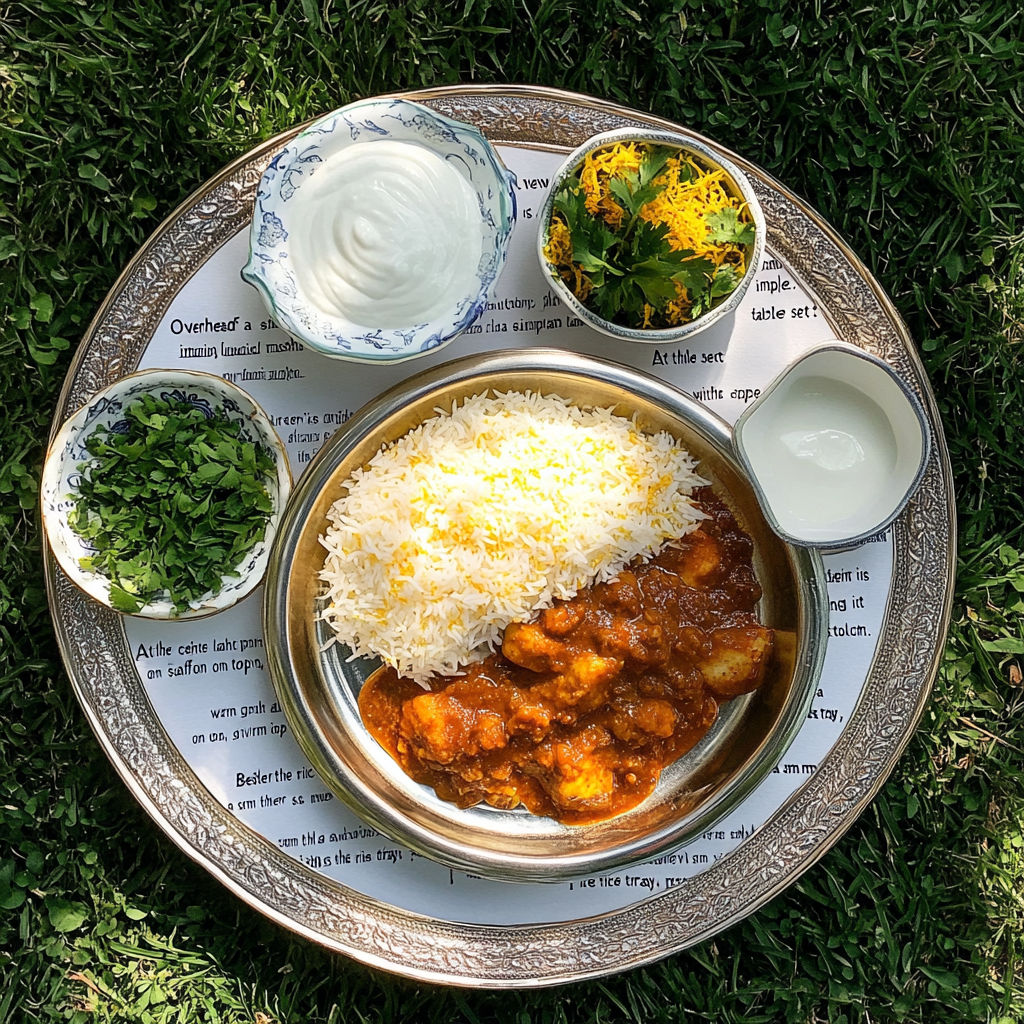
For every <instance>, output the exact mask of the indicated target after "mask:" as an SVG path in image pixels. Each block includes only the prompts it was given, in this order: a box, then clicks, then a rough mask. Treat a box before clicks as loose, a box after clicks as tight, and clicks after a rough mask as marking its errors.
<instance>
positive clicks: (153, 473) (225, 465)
mask: <svg viewBox="0 0 1024 1024" xmlns="http://www.w3.org/2000/svg"><path fill="white" fill-rule="evenodd" d="M85 447H86V450H87V451H88V453H89V455H90V456H92V459H91V461H89V462H88V463H85V464H83V467H82V479H81V482H80V483H79V485H78V489H77V493H75V494H73V495H71V496H70V497H71V498H72V499H73V501H74V506H75V507H74V508H73V509H72V511H71V512H70V513H69V515H68V520H69V523H70V525H71V528H72V529H73V530H74V531H75V532H76V533H77V534H78V535H79V536H80V537H82V538H83V539H84V540H86V541H88V542H89V543H90V544H91V545H93V546H94V547H95V548H96V554H95V555H92V556H91V557H88V558H83V559H82V560H81V563H80V564H81V565H82V567H83V568H84V569H89V570H93V571H95V572H98V573H101V574H102V575H104V576H106V577H108V578H109V579H110V581H111V587H110V597H111V604H112V605H113V606H114V607H115V608H116V609H118V610H119V611H123V612H137V611H138V610H139V609H140V608H142V606H143V605H145V604H148V603H149V602H150V601H151V600H153V599H154V598H155V597H158V596H160V595H162V594H167V595H168V596H169V598H170V600H171V601H172V602H173V604H174V608H175V613H176V614H177V613H181V612H183V611H184V610H185V609H186V608H188V606H189V603H190V602H192V601H195V600H197V599H198V598H200V597H202V596H203V595H205V594H207V593H209V592H211V591H212V592H213V593H217V592H219V591H220V589H221V587H222V578H223V577H225V576H232V575H237V573H235V571H234V570H235V569H237V567H238V566H239V564H240V563H241V562H242V560H243V559H244V557H245V555H246V553H247V552H248V551H249V550H250V549H251V548H252V547H253V546H254V545H255V544H256V543H258V542H259V541H260V540H262V539H263V537H264V534H265V532H266V526H267V522H268V521H269V519H270V516H271V514H272V512H273V506H272V502H271V498H270V494H269V492H268V491H267V487H266V481H267V479H268V478H269V477H270V475H271V474H272V473H273V471H274V462H273V460H272V459H271V458H270V456H269V455H268V454H267V452H266V451H264V449H263V448H262V447H260V446H258V445H255V444H253V443H252V442H250V441H246V440H245V439H244V438H243V437H242V436H241V424H240V423H239V422H237V421H232V420H229V419H227V418H226V417H224V416H223V414H222V411H221V410H218V411H217V412H216V414H215V415H214V416H213V417H212V418H210V417H208V416H207V415H206V413H204V411H203V410H202V409H201V408H199V407H197V406H195V405H192V404H190V403H188V402H184V401H178V400H173V401H172V400H167V399H163V398H159V397H157V396H155V395H143V396H142V397H141V398H140V399H138V400H136V401H134V402H132V403H131V404H129V405H128V407H127V408H126V409H125V420H124V423H123V424H119V425H118V430H116V431H113V430H107V429H105V428H99V429H97V430H96V432H95V433H94V434H93V435H92V436H91V437H89V438H88V440H87V441H86V445H85Z"/></svg>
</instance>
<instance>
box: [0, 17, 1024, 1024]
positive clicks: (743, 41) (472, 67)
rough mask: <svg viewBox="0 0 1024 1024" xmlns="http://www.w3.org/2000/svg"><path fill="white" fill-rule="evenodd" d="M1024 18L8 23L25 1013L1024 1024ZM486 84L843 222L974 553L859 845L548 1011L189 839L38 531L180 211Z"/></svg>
mask: <svg viewBox="0 0 1024 1024" xmlns="http://www.w3.org/2000/svg"><path fill="white" fill-rule="evenodd" d="M1022 20H1024V19H1022V15H1021V12H1020V10H1019V9H1018V5H1017V4H1016V3H1011V2H1004V0H993V2H991V3H985V4H974V3H963V2H961V3H953V2H939V0H900V2H888V3H877V4H871V3H868V2H865V3H864V4H863V5H861V6H859V7H855V6H854V5H849V4H845V3H825V2H823V0H800V2H794V3H783V2H780V0H749V2H747V3H744V4H740V3H735V2H731V0H723V2H717V3H711V2H708V3H702V2H700V0H685V2H684V0H671V2H670V0H664V2H655V0H649V2H640V0H590V2H584V0H522V2H513V0H456V2H455V3H454V4H447V3H444V2H442V0H405V2H402V0H394V2H387V3H385V2H383V0H379V2H376V0H350V2H348V3H346V2H344V0H326V2H325V3H323V4H320V3H318V2H317V0H302V2H301V3H300V2H298V0H278V2H276V3H260V4H256V3H243V2H235V0H215V2H212V3H209V2H204V0H200V2H195V3H190V4H180V3H171V2H169V0H168V2H166V3H162V4H157V3H153V2H149V3H143V2H139V0H121V2H118V3H115V2H114V0H80V2H78V0H35V2H31V3H25V4H19V3H3V2H2V0H0V417H2V423H3V426H2V431H0V437H2V442H0V543H2V545H3V554H2V561H0V566H2V567H0V709H2V714H0V982H2V983H0V1024H3V1022H7V1021H10V1022H19V1024H20V1022H22V1021H53V1020H69V1019H70V1020H74V1021H77V1022H85V1021H108V1020H130V1021H158V1022H164V1021H187V1022H198V1021H225V1022H241V1021H246V1022H258V1024H269V1022H281V1024H283V1022H286V1021H287V1022H319V1021H332V1022H341V1021H346V1022H348V1021H352V1022H357V1021H358V1022H398V1021H410V1022H411V1021H433V1020H437V1021H460V1022H461V1021H468V1022H476V1021H500V1022H508V1024H528V1022H532V1021H537V1022H552V1024H556V1022H573V1024H575V1022H595V1024H596V1022H618V1021H636V1022H641V1021H643V1022H648V1021H650V1022H662V1021H663V1022H675V1021H684V1020H685V1021H699V1020H711V1021H716V1022H718V1021H720V1022H740V1021H742V1022H750V1024H753V1022H755V1021H793V1022H804V1021H819V1020H830V1021H855V1020H857V1021H859V1020H864V1021H868V1020H870V1021H890V1020H900V1021H902V1020H906V1021H925V1020H927V1021H943V1022H945V1021H958V1020H965V1021H986V1020H1000V1019H1003V1020H1017V1019H1020V1018H1021V1015H1024V986H1022V979H1021V968H1020V958H1021V955H1022V952H1024V931H1022V924H1024V909H1022V900H1021V892H1022V881H1024V860H1022V857H1024V838H1022V833H1021V814H1022V810H1024V793H1022V788H1021V782H1022V774H1021V769H1022V765H1024V749H1022V748H1024V729H1022V728H1021V727H1020V725H1019V720H1020V712H1021V710H1022V708H1024V687H1022V686H1021V667H1022V666H1024V657H1022V655H1024V628H1022V612H1024V603H1022V597H1024V559H1022V557H1021V554H1020V552H1021V549H1022V546H1024V537H1022V523H1024V474H1022V470H1024V465H1022V463H1024V440H1022V438H1024V434H1022V433H1021V431H1022V428H1024V412H1022V409H1024V403H1022V398H1024V383H1022V365H1021V342H1022V335H1024V330H1022V325H1021V318H1022V315H1024V248H1022V244H1021V240H1020V236H1019V233H1020V232H1021V231H1022V230H1024V225H1022V218H1021V206H1022V200H1024V185H1022V179H1024V175H1022V174H1021V170H1022V168H1024V160H1022V158H1024V130H1022V129H1024V116H1022V111H1024V96H1022V90H1024V75H1022V72H1024V46H1022V35H1024V28H1022ZM492 81H494V82H513V83H518V82H523V83H535V84H542V85H550V86H560V87H563V88H567V89H572V90H577V91H580V92H585V93H591V94H593V95H596V96H601V97H605V98H608V99H612V100H616V101H619V102H622V103H625V104H628V105H631V106H635V107H637V108H640V109H642V110H650V111H652V112H654V113H655V114H658V115H660V116H662V117H666V118H670V119H673V120H676V121H678V122H680V123H682V124H685V125H688V126H690V127H692V128H695V129H696V130H698V131H701V132H704V133H705V134H707V135H709V136H711V137H713V138H715V139H717V140H719V141H720V142H722V143H724V144H725V145H726V146H729V147H731V148H732V149H734V150H736V151H737V152H739V153H741V154H742V155H743V156H745V157H748V158H749V159H751V160H753V161H754V162H756V163H758V164H760V165H761V166H762V167H764V168H766V169H767V170H768V171H769V172H771V173H772V174H773V175H775V176H776V177H778V178H779V179H780V180H781V181H783V182H785V183H786V184H787V185H788V186H789V187H790V188H792V189H794V190H795V191H796V192H797V193H798V194H800V195H802V196H803V197H805V198H806V199H807V200H808V201H809V202H810V203H811V204H812V205H813V206H815V207H816V208H817V209H818V210H820V211H821V213H822V214H823V215H824V216H825V217H826V218H827V219H828V220H829V221H831V223H832V224H834V225H835V226H836V227H837V228H838V230H839V231H840V232H841V233H842V234H843V235H844V236H845V237H846V238H847V239H848V241H849V242H850V244H851V245H852V247H853V249H854V250H855V251H856V252H857V253H858V255H859V256H860V257H861V258H862V259H863V260H864V262H865V263H866V264H867V265H868V267H869V268H870V269H871V271H872V272H873V273H874V274H875V275H876V276H877V277H878V279H879V280H880V281H881V282H882V284H883V286H884V287H885V288H886V289H887V291H888V292H889V294H890V295H891V296H892V297H893V299H894V301H895V303H896V306H897V308H898V309H899V311H900V313H901V314H902V315H903V317H904V318H905V319H906V320H907V322H908V324H909V326H910V329H911V332H912V334H913V336H914V338H915V340H916V342H917V344H918V345H919V347H920V350H921V352H922V355H923V357H924V359H925V362H926V365H927V367H928V371H929V373H930V375H931V380H932V384H933V387H934V389H935V392H936V395H937V398H938V402H939V407H940V410H941V415H942V417H943V421H944V425H945V429H946V432H947V438H948V442H949V447H950V451H951V455H952V459H953V467H954V473H955V479H956V488H957V496H958V507H959V510H960V537H961V545H960V565H959V574H958V579H959V582H958V588H957V599H956V604H955V608H954V626H953V629H952V631H951V634H950V639H949V643H948V647H947V651H946V656H945V659H944V662H943V667H942V672H941V674H940V677H939V679H938V680H937V682H936V687H935V692H934V696H933V699H932V701H931V704H930V705H929V707H928V709H927V710H926V712H925V716H924V719H923V722H922V725H921V728H920V730H919V732H918V733H917V735H916V736H915V738H914V740H913V741H912V743H911V745H910V747H909V749H908V751H907V753H906V754H905V755H904V757H903V759H902V760H901V762H900V764H899V766H898V768H897V770H896V772H895V774H894V775H893V777H892V779H891V780H890V781H889V783H888V784H887V785H886V786H885V788H884V789H883V791H882V793H881V794H880V795H879V797H878V798H877V799H876V800H875V801H874V803H873V804H872V805H871V807H870V808H869V809H868V810H867V811H866V812H865V813H864V814H863V815H862V817H861V818H860V819H859V820H858V821H857V822H856V824H855V825H854V826H853V827H852V828H851V830H850V832H849V833H848V834H847V835H846V837H845V838H844V839H843V840H842V841H841V842H840V843H839V844H838V845H837V846H836V847H835V848H834V850H833V851H832V852H831V853H830V854H829V855H828V856H826V857H825V858H824V859H823V860H822V862H821V863H820V864H819V865H817V866H816V867H815V868H813V869H812V870H811V871H809V872H808V874H807V875H806V876H805V877H804V878H803V879H802V880H801V881H800V882H799V883H797V884H796V885H794V886H793V887H792V888H791V889H789V890H788V891H787V892H786V893H785V894H783V895H782V896H780V897H778V898H777V899H775V900H774V901H773V902H772V903H770V904H769V905H768V906H767V907H765V908H763V909H762V910H761V911H760V912H758V913H757V914H755V915H754V916H752V917H751V918H749V919H748V920H747V921H745V922H743V923H741V924H739V925H736V926H735V927H733V928H731V929H730V930H728V931H727V932H725V933H723V934H722V935H720V936H719V937H717V938H716V939H715V940H714V941H711V942H706V943H704V944H702V945H700V946H698V947H696V948H694V949H692V950H689V951H687V952H684V953H682V954H679V955H677V956H674V957H671V958H670V959H668V960H665V961H663V962H661V963H659V964H656V965H654V966H652V967H649V968H646V969H643V970H638V971H634V972H631V973H628V974H625V975H620V976H617V977H613V978H609V979H607V980H605V981H602V982H590V983H584V984H580V985H574V986H566V987H561V988H557V989H551V990H543V991H539V992H524V993H495V992H462V991H456V990H448V989H439V988H431V987H427V986H416V985H413V984H410V983H406V982H404V981H401V980H397V979H394V978H391V977H388V976H385V975H381V974H378V973H375V972H371V971H369V970H367V969H364V968H362V967H360V966H358V965H356V964H354V963H352V962H350V961H348V960H345V959H342V958H339V957H334V956H331V955H328V954H327V953H325V952H323V951H321V950H320V949H319V948H317V947H315V946H312V945H311V944H309V943H307V942H305V941H300V940H298V939H295V938H293V937H292V936H291V935H290V934H289V933H287V932H285V931H283V930H282V929H280V928H278V927H277V926H275V925H273V924H271V923H269V922H267V921H265V920H264V919H263V918H261V917H260V916H259V915H257V914H255V913H254V912H252V911H250V910H249V909H248V908H246V907H245V906H244V905H242V904H241V903H240V901H238V900H237V899H236V898H234V897H233V896H231V895H229V894H228V893H227V892H226V890H224V889H223V888H222V887H221V886H219V885H218V884H217V883H216V882H215V881H213V880H212V879H211V878H210V877H209V876H208V875H207V874H206V873H205V872H204V871H202V870H201V869H200V868H198V867H196V866H195V865H193V864H192V863H191V862H190V861H188V860H187V859H186V858H185V857H184V856H183V855H182V854H180V853H179V852H178V851H177V850H176V849H174V848H173V847H172V846H171V844H170V843H169V842H168V841H167V840H166V839H164V838H163V836H162V835H161V834H160V833H159V832H158V830H157V828H156V827H155V826H154V825H153V824H152V823H151V822H150V821H149V819H148V818H147V817H146V815H145V814H144V813H143V812H142V810H141V809H140V808H139V807H138V806H137V805H136V803H135V802H134V800H133V799H132V798H131V797H130V796H129V795H128V794H127V791H126V789H125V787H124V786H123V784H122V783H121V782H120V781H119V780H118V778H117V777H116V775H115V773H114V771H113V769H112V768H111V767H110V765H109V764H108V762H107V761H106V758H105V757H104V756H103V754H102V752H101V751H100V749H99V747H98V745H97V744H96V742H95V740H94V739H93V737H92V735H91V733H90V731H89V729H88V726H87V725H86V723H85V720H84V718H83V716H82V713H81V711H80V709H79V708H78V705H77V704H76V701H75V699H74V697H73V695H72V693H71V689H70V686H69V684H68V681H67V678H66V676H65V674H64V671H63V668H62V665H61V663H60V659H59V656H58V653H57V649H56V644H55V640H54V636H53V631H52V627H51V624H50V620H49V612H48V608H47V604H46V595H45V590H44V587H43V578H42V569H41V554H40V535H39V526H38V513H37V509H36V489H37V484H38V477H39V469H40V462H41V458H42V452H43V445H44V440H45V438H46V436H47V433H48V431H49V428H50V421H51V419H52V416H53V411H54V405H55V401H56V397H57V394H58V392H59V389H60V386H61V383H62V381H63V378H64V375H65V373H66V371H67V367H68V365H69V363H70V360H71V357H72V355H73V352H74V349H75V346H76V345H77V343H78V340H79V339H80V337H81V335H82V333H83V331H84V330H85V328H86V326H87V324H88V322H89V320H90V319H91V318H92V316H93V315H94V313H95V312H96V310H97V308H98V306H99V304H100V302H101V301H102V299H103V297H104V295H105V294H106V292H107V290H108V289H109V288H110V286H111V285H112V284H113V282H114V280H115V279H116V277H117V275H118V274H119V272H120V270H121V268H122V267H123V265H124V264H125V262H126V261H127V260H128V259H129V258H130V257H131V255H132V254H133V252H134V251H135V249H136V248H137V247H138V246H139V245H140V244H141V242H142V241H143V240H144V239H145V238H146V237H147V236H148V234H149V233H150V232H151V231H152V230H153V229H154V228H155V227H156V225H157V224H158V223H159V222H160V220H162V219H163V217H164V216H166V215H167V214H168V213H169V212H170V211H171V210H172V209H173V208H174V207H175V206H176V205H177V204H178V203H179V202H180V201H181V200H182V199H184V198H185V197H186V196H187V195H188V194H189V193H191V192H192V191H193V190H194V189H195V188H196V187H198V186H199V185H200V184H201V183H202V182H203V181H204V180H205V179H207V178H208V177H209V176H210V175H211V174H213V173H214V172H215V171H217V170H218V169H219V168H220V167H221V166H222V165H223V164H224V163H226V162H227V161H229V160H230V159H232V158H233V157H235V156H237V155H239V154H241V153H243V152H245V151H246V150H247V149H248V148H249V147H251V146H252V145H253V144H255V143H256V142H258V141H260V140H262V139H265V138H267V137H269V136H271V135H273V134H275V133H277V132H279V131H282V130H283V129H285V128H288V127H290V126H292V125H294V124H296V123H298V122H300V121H302V120H304V119H306V118H308V117H311V116H313V115H315V114H320V113H325V112H327V111H328V110H330V109H332V108H334V107H337V106H339V105H341V104H343V103H347V102H349V101H351V100H354V99H358V98H361V97H364V96H369V95H373V94H375V93H381V92H388V91H393V90H397V89H406V88H409V89H411V88H419V87H424V86H435V85H440V84H448V83H456V82H492Z"/></svg>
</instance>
